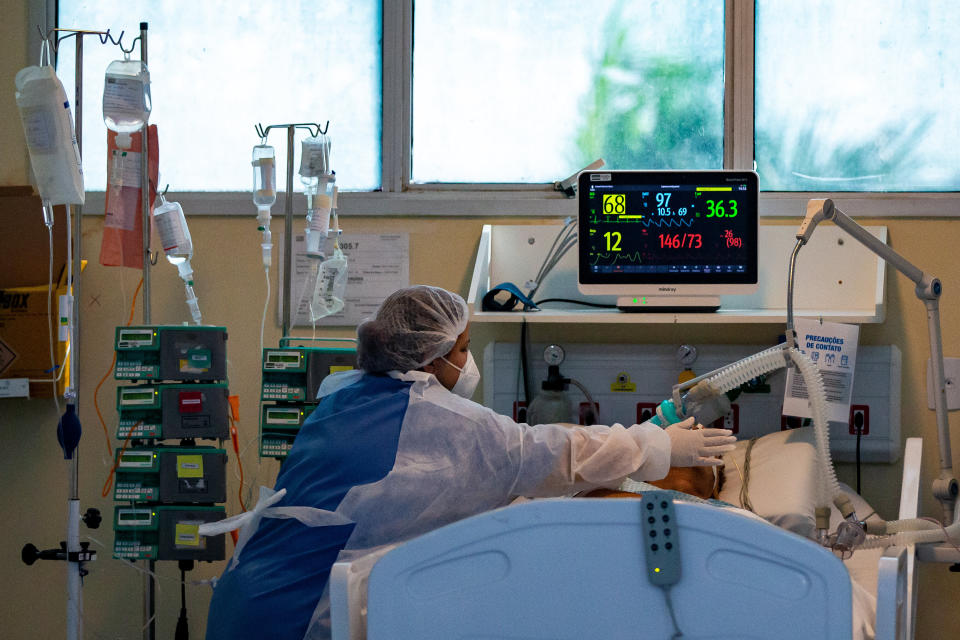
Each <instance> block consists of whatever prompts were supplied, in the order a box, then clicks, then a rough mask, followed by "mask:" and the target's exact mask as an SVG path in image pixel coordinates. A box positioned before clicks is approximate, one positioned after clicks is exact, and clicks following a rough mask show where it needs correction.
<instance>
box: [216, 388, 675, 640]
mask: <svg viewBox="0 0 960 640" xmlns="http://www.w3.org/2000/svg"><path fill="white" fill-rule="evenodd" d="M319 395H320V404H319V405H318V406H317V408H316V409H315V410H314V412H313V413H312V414H311V415H310V417H309V418H308V420H307V421H306V422H305V423H304V425H303V427H302V428H301V431H300V433H299V435H298V436H297V439H296V442H295V443H294V446H293V448H292V449H291V451H290V454H289V456H288V458H287V460H286V462H285V463H284V464H283V467H282V469H281V472H280V475H279V477H278V478H277V483H276V487H275V488H276V489H277V490H280V489H286V490H287V494H286V495H285V496H284V497H283V498H282V500H281V502H280V503H279V505H280V506H291V507H292V506H308V507H316V508H319V509H324V510H327V511H333V512H336V513H337V514H339V515H342V516H344V517H345V518H347V519H348V520H349V521H351V522H352V523H353V524H347V525H337V526H321V527H310V526H307V525H304V524H302V523H301V522H299V521H297V520H293V519H277V518H264V519H263V520H261V521H260V523H259V526H258V528H257V529H256V533H254V534H253V536H252V537H251V538H250V539H249V541H248V542H247V544H246V546H245V547H244V548H243V550H242V553H241V554H240V556H239V557H238V558H237V560H238V562H237V564H236V566H233V567H232V568H228V569H227V570H226V571H224V574H223V576H222V577H221V578H220V580H219V582H218V583H217V586H216V588H215V589H214V593H213V599H212V601H211V603H210V614H209V617H208V622H207V636H206V637H207V640H221V639H224V640H225V639H227V638H230V639H237V638H275V639H278V640H286V639H289V640H301V639H302V638H304V637H305V634H306V632H307V630H308V627H309V631H310V637H311V638H314V637H325V636H326V635H327V634H329V598H328V595H327V582H328V578H329V576H330V569H331V567H332V565H333V563H334V562H336V561H338V560H339V561H352V560H355V559H356V558H358V557H360V556H362V555H365V554H367V553H370V552H371V551H374V550H377V549H379V548H384V547H385V546H387V545H390V544H395V543H397V542H401V541H403V540H408V539H410V538H413V537H415V536H418V535H421V534H423V533H426V532H427V531H431V530H433V529H436V528H437V527H440V526H443V525H445V524H449V523H451V522H455V521H457V520H460V519H462V518H465V517H468V516H471V515H475V514H477V513H482V512H484V511H487V510H490V509H495V508H497V507H501V506H505V505H506V504H509V503H510V501H512V500H513V499H514V498H516V497H517V496H528V497H538V496H542V497H547V496H562V495H567V494H571V493H573V492H576V491H579V490H582V489H588V488H595V487H616V486H618V485H619V484H620V483H621V482H622V481H623V479H624V478H625V477H627V476H631V477H633V478H634V479H638V480H654V479H658V478H662V477H663V476H665V475H666V473H667V471H668V469H669V460H670V444H669V437H668V436H667V435H666V433H665V432H664V431H663V430H662V429H660V428H659V427H657V426H655V425H652V424H649V423H645V424H643V425H633V426H632V427H630V428H629V429H626V428H624V427H622V426H620V425H613V426H611V427H607V426H600V425H593V426H590V427H576V428H568V427H564V426H560V425H537V426H529V425H525V424H517V423H516V422H514V421H513V420H511V419H509V418H507V417H505V416H502V415H499V414H497V413H495V412H493V411H491V410H490V409H487V408H486V407H483V406H481V405H479V404H476V403H474V402H471V401H470V400H466V399H464V398H461V397H459V396H456V395H454V394H452V393H450V391H448V390H447V389H445V388H444V387H443V386H442V385H441V384H440V383H439V381H437V379H436V378H435V377H434V376H433V375H432V374H427V373H424V372H419V371H410V372H407V373H403V374H401V373H397V372H391V373H390V374H389V375H373V374H360V373H359V372H350V373H346V374H335V375H333V376H328V378H327V379H326V380H325V381H324V384H323V386H322V387H321V390H320V394H319ZM311 620H312V622H311Z"/></svg>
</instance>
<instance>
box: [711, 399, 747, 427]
mask: <svg viewBox="0 0 960 640" xmlns="http://www.w3.org/2000/svg"><path fill="white" fill-rule="evenodd" d="M709 426H711V427H713V428H715V429H730V431H732V432H733V433H734V435H736V434H737V433H738V432H739V431H740V405H738V404H737V403H735V402H734V403H732V404H731V405H730V411H728V412H727V413H726V415H723V416H721V417H719V418H717V419H716V420H714V421H713V422H711V423H710V425H709Z"/></svg>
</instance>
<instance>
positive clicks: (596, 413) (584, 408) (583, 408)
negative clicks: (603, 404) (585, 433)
mask: <svg viewBox="0 0 960 640" xmlns="http://www.w3.org/2000/svg"><path fill="white" fill-rule="evenodd" d="M589 413H590V403H589V402H581V403H580V424H587V415H588V414H589ZM599 420H600V403H599V402H596V401H595V402H594V403H593V422H591V423H590V424H598V423H599Z"/></svg>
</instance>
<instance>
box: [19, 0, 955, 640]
mask: <svg viewBox="0 0 960 640" xmlns="http://www.w3.org/2000/svg"><path fill="white" fill-rule="evenodd" d="M7 5H8V6H7V7H6V13H5V16H4V23H3V27H2V29H3V31H2V35H3V37H2V38H0V69H2V74H0V75H2V77H3V78H5V80H4V82H5V85H4V86H6V87H7V89H6V90H5V91H0V118H2V119H3V121H4V122H6V123H8V125H7V126H6V127H4V128H3V129H2V130H0V143H2V148H3V149H4V153H3V159H2V160H0V185H15V184H24V183H25V182H26V181H27V176H28V172H27V161H26V154H25V150H24V145H23V141H22V133H21V131H20V129H19V127H17V126H15V125H16V123H18V121H19V118H18V115H17V112H16V109H15V105H14V102H13V98H12V94H13V89H12V86H13V75H14V74H15V73H16V71H17V70H18V69H19V68H20V67H22V66H23V65H24V64H26V61H27V56H26V53H25V35H24V34H25V33H26V29H27V28H28V26H27V25H26V9H25V2H24V1H23V0H21V1H19V2H17V1H14V2H9V3H7ZM31 60H32V58H31ZM210 213H217V212H210ZM252 217H253V216H252V215H251V216H246V217H225V216H223V217H222V216H212V217H206V216H204V217H196V216H194V217H191V218H190V221H189V222H190V228H191V232H192V234H193V238H194V243H195V246H196V251H197V257H196V259H195V260H194V268H195V270H196V277H197V295H198V296H199V299H200V305H201V308H202V310H203V312H204V319H205V321H206V322H208V323H213V324H219V325H225V326H226V327H227V328H228V331H229V341H228V357H229V378H230V388H231V391H232V392H233V393H235V394H238V395H239V396H240V397H241V421H240V430H241V438H242V439H243V440H249V439H250V438H253V437H255V435H256V433H257V418H256V406H257V398H258V392H259V389H258V385H259V373H258V371H259V360H258V352H257V342H258V340H259V335H258V334H259V323H260V313H261V304H262V300H263V295H264V283H263V273H262V270H261V267H260V266H259V264H260V256H259V246H258V244H259V243H258V238H257V234H256V232H255V228H254V227H255V225H254V223H253V219H252ZM541 221H543V222H551V223H555V222H556V221H555V220H535V219H533V220H532V219H510V220H502V219H501V220H497V219H492V218H491V219H480V218H454V217H447V218H437V219H429V220H423V219H415V218H405V217H386V218H384V217H351V218H349V219H347V220H344V225H345V227H346V228H347V230H348V231H349V232H351V233H364V232H367V233H372V232H394V231H405V232H408V233H409V234H410V252H411V264H410V278H411V282H413V283H425V284H433V285H439V286H443V287H446V288H449V289H452V290H454V291H458V292H460V293H461V294H464V295H466V292H467V287H468V285H469V278H470V273H471V269H472V263H473V257H474V255H475V252H476V247H477V243H478V239H479V235H480V229H481V226H482V225H483V224H484V223H489V222H492V223H499V224H513V223H516V224H530V223H537V222H541ZM37 222H38V224H40V216H39V212H38V216H37ZM767 222H768V223H769V224H790V225H794V224H796V223H797V221H796V220H770V221H767ZM861 222H863V223H865V224H885V225H888V227H889V229H890V244H891V245H892V246H893V247H894V248H895V249H896V250H898V251H900V252H901V253H903V254H904V255H905V256H907V257H909V258H911V259H912V260H914V261H916V262H918V263H919V264H920V265H921V266H922V267H923V268H925V269H926V270H927V271H929V272H931V273H934V274H937V275H938V276H940V277H941V279H942V280H943V281H944V282H945V290H946V295H945V297H944V300H943V306H942V315H943V328H944V350H945V353H946V354H947V355H954V356H956V355H960V336H958V335H957V332H956V331H954V329H955V328H956V327H957V319H958V318H960V301H958V300H960V299H958V298H957V297H956V296H955V295H953V293H952V292H953V291H954V289H953V286H954V285H953V283H957V282H960V267H958V263H957V261H956V257H955V254H953V250H954V249H953V248H954V247H957V246H960V225H958V224H957V223H956V221H955V220H954V219H951V218H938V219H929V220H927V219H906V218H903V219H897V218H882V219H863V220H861ZM102 225H103V218H102V217H101V216H88V217H85V219H84V234H83V235H84V238H83V243H84V256H85V257H87V258H89V259H90V267H89V268H88V270H87V271H86V272H85V274H84V277H83V281H82V289H81V301H80V307H81V309H82V314H83V315H82V337H81V349H82V352H81V367H80V384H81V394H82V395H81V399H80V405H81V420H82V422H83V425H84V427H85V438H84V440H83V443H82V446H81V450H80V497H81V505H82V508H84V509H85V508H87V507H91V506H95V507H98V508H100V510H101V511H102V512H103V513H104V515H105V521H104V525H103V527H102V528H101V529H100V530H98V531H87V530H85V529H82V531H81V533H82V534H84V535H85V534H87V533H90V534H92V538H95V539H96V540H98V541H100V542H102V543H103V544H104V545H105V548H100V549H99V550H100V554H101V557H100V559H99V560H97V561H96V562H94V563H92V565H91V566H90V570H91V573H90V575H89V576H88V577H87V579H86V583H85V588H84V605H85V606H84V615H85V622H86V630H87V631H86V637H87V638H111V639H113V638H130V639H133V638H139V637H140V625H141V623H142V617H141V593H142V591H141V587H142V580H141V577H140V576H139V575H138V574H137V573H135V572H134V571H133V570H131V569H130V568H128V566H126V565H125V564H124V563H121V562H119V561H116V560H112V559H110V556H111V551H110V548H111V546H112V535H111V515H110V514H111V510H112V500H110V499H108V498H103V497H101V487H102V486H103V483H104V480H105V479H106V476H107V472H108V462H109V459H108V457H107V454H106V450H105V438H104V434H103V431H102V429H101V427H100V426H99V423H98V419H97V415H96V412H95V410H94V403H93V398H92V395H93V391H94V388H95V387H96V385H97V383H98V381H99V380H100V379H101V378H102V377H103V375H104V374H105V373H106V372H107V370H108V368H109V365H110V361H111V356H112V341H113V331H114V327H115V326H116V325H118V324H122V323H123V322H125V320H126V317H127V315H128V308H129V304H130V300H131V296H132V293H133V291H134V289H135V287H136V285H137V280H138V278H139V272H137V271H134V270H127V269H116V268H112V269H111V268H104V267H101V266H99V265H98V264H97V255H98V252H99V245H100V236H101V231H102ZM281 226H282V225H281V224H280V223H279V222H277V223H275V225H274V231H275V234H276V236H277V237H279V233H278V232H279V231H280V228H281ZM23 250H25V251H46V248H45V247H24V248H23ZM784 259H786V257H785V258H784ZM152 273H153V290H152V302H153V318H152V319H153V321H154V322H155V323H165V322H180V321H182V320H183V319H184V318H185V317H186V316H185V313H184V312H185V309H184V304H183V292H182V287H181V286H180V284H179V280H178V279H177V277H176V272H175V270H174V269H173V268H172V267H170V266H169V265H166V264H163V263H161V264H160V265H158V266H157V268H156V269H155V270H153V272H152ZM888 281H889V288H888V291H887V302H888V307H887V318H888V319H887V320H886V322H884V323H882V324H879V325H864V326H863V327H862V330H861V342H862V343H863V344H872V345H883V344H895V345H897V346H898V347H899V348H900V350H901V351H902V353H903V389H902V397H903V410H902V428H903V436H904V437H908V436H923V437H924V439H925V449H924V459H923V462H924V475H923V481H922V486H923V502H922V511H923V513H924V514H925V515H938V512H937V510H936V508H935V505H934V503H933V501H932V499H931V498H930V497H929V490H928V487H929V486H930V483H931V481H932V478H933V477H934V475H935V470H936V469H937V466H938V460H937V448H936V429H935V420H934V416H933V414H932V412H930V411H928V410H927V408H926V394H925V386H924V385H925V382H924V380H925V377H924V368H925V362H926V358H927V352H928V347H927V334H926V316H925V313H924V311H923V308H922V305H920V303H919V302H918V301H917V300H916V298H915V297H914V294H913V287H912V285H911V284H910V283H908V282H907V281H906V280H905V279H903V278H902V277H900V276H898V275H897V274H895V273H893V272H892V271H891V272H890V273H889V275H888ZM274 310H275V307H273V308H272V309H271V311H272V313H271V316H270V320H268V324H267V331H266V336H265V343H266V344H276V342H277V340H278V338H279V337H280V335H279V328H278V327H277V326H276V324H275V322H274V321H273V318H275V317H276V316H275V311H274ZM140 318H141V315H140V311H139V309H138V310H137V312H136V315H135V319H136V321H139V320H140ZM532 331H533V336H532V337H533V339H534V340H537V341H547V340H556V341H561V342H568V343H569V342H645V343H665V344H679V343H681V342H689V343H693V344H698V343H700V344H704V343H738V344H744V343H748V344H749V343H755V344H769V343H770V342H771V341H772V340H774V339H775V336H776V334H777V333H779V332H780V331H782V327H779V326H774V325H769V326H762V327H761V328H759V329H758V328H757V326H750V327H743V326H725V327H719V328H718V327H717V325H709V326H700V325H692V326H691V325H682V326H681V325H659V326H651V325H643V328H642V329H641V330H640V331H641V335H639V336H638V327H637V325H630V326H616V327H611V326H609V325H604V326H603V327H602V328H601V327H598V326H590V325H575V326H556V325H534V326H533V329H532ZM332 334H333V335H340V336H346V335H350V332H349V331H348V330H345V329H344V330H340V331H339V332H333V333H332ZM327 335H331V334H330V333H328V334H327ZM517 337H518V336H517V328H516V327H515V326H494V325H475V326H474V328H473V330H472V339H473V345H474V353H476V354H480V353H482V351H483V347H484V345H485V344H487V343H488V342H489V341H490V340H494V339H496V340H512V341H515V340H516V339H517ZM115 387H116V385H115V383H114V381H113V380H112V378H110V379H108V380H107V381H106V382H105V383H104V384H103V387H102V389H101V390H100V392H99V396H98V397H99V400H100V406H101V408H102V409H103V412H104V416H105V418H106V419H107V422H108V424H109V423H110V421H111V420H112V418H113V416H114V415H115V411H114V398H115ZM56 421H57V415H56V413H55V411H54V409H53V407H52V401H49V400H39V399H37V400H10V399H6V400H0V430H2V431H0V434H2V435H0V437H2V446H0V469H2V470H3V472H2V473H3V478H4V482H3V483H2V486H0V513H3V514H4V516H5V522H4V526H3V527H0V531H2V534H0V535H2V540H3V543H4V544H3V548H4V549H5V550H6V553H4V554H2V555H0V575H2V576H3V577H4V582H5V583H6V585H7V588H6V589H5V597H4V598H3V599H2V603H0V624H2V626H3V633H2V635H4V636H5V637H11V638H27V637H62V636H63V635H64V626H65V614H64V611H65V604H64V597H63V594H64V593H65V580H64V568H63V566H61V565H58V564H55V563H52V562H41V563H38V564H37V565H34V566H33V567H26V566H24V565H23V564H22V563H20V561H19V560H18V559H17V558H16V553H15V551H16V550H17V549H19V548H20V547H21V546H22V545H23V544H24V543H25V542H28V541H30V542H33V543H34V544H36V545H37V546H38V547H41V548H46V547H50V546H55V545H56V544H57V542H58V541H59V540H60V539H61V538H62V537H63V530H64V528H65V514H66V507H65V504H66V501H65V498H66V492H67V484H66V472H67V467H66V463H65V462H64V461H63V460H62V456H61V455H60V453H59V449H58V447H57V444H56V438H55V428H56ZM954 435H955V436H956V435H957V433H956V430H954ZM954 457H955V464H956V458H957V456H956V455H955V456H954ZM231 460H232V454H231ZM243 461H244V463H245V472H246V477H247V480H248V481H249V480H250V479H251V477H252V476H254V475H256V476H257V480H259V481H260V482H261V483H263V484H270V483H271V482H272V480H273V478H274V477H275V473H276V463H275V462H272V461H267V462H264V463H263V465H262V466H261V467H260V468H259V469H258V464H257V457H256V446H255V445H254V446H251V447H250V449H249V450H247V452H246V454H245V455H244V456H243ZM232 471H233V462H232V461H231V467H230V472H231V475H230V478H229V483H230V484H229V487H230V489H229V491H228V494H229V496H230V498H229V503H228V506H227V509H228V512H229V513H235V512H237V511H238V503H237V497H236V493H237V482H236V479H235V478H234V477H233V475H232ZM900 471H901V469H900V465H899V464H893V465H870V466H868V468H867V469H866V471H865V472H864V496H865V497H866V499H867V500H868V501H869V502H871V503H872V504H873V505H874V506H875V507H876V508H877V509H878V510H879V511H880V512H881V513H882V514H884V515H886V516H887V517H895V515H896V505H897V501H898V496H899V477H900ZM839 475H840V478H841V480H844V481H846V482H848V483H850V482H852V477H853V473H852V470H851V468H850V466H849V465H841V466H840V469H839ZM94 546H95V547H96V544H94ZM228 547H229V545H228ZM221 565H222V563H218V564H215V565H210V564H207V565H202V566H200V567H199V568H198V569H197V570H195V571H193V572H192V573H191V574H190V575H189V576H188V580H199V579H202V578H209V577H211V576H214V575H217V574H219V572H220V570H221V569H222V566H221ZM158 566H159V574H160V578H161V580H160V592H159V598H158V603H159V606H158V618H157V625H158V633H159V634H160V635H161V636H165V637H169V636H170V635H171V634H172V633H173V629H174V625H175V623H176V618H177V615H178V611H179V588H178V573H177V571H176V568H175V567H174V566H170V563H159V564H158ZM920 593H921V594H923V596H922V603H921V604H920V610H919V618H920V623H919V633H918V637H920V638H940V637H946V636H948V635H951V634H950V632H948V631H947V630H948V629H956V628H960V609H958V608H957V607H956V606H955V601H956V597H957V595H958V594H960V590H958V587H957V577H956V576H954V575H953V574H949V573H948V572H947V568H946V567H945V566H930V567H923V568H922V570H921V580H920ZM208 602H209V588H208V587H205V586H200V587H190V588H189V589H188V609H189V616H190V626H191V634H192V637H196V638H199V637H202V633H203V628H204V626H205V621H206V608H207V604H208Z"/></svg>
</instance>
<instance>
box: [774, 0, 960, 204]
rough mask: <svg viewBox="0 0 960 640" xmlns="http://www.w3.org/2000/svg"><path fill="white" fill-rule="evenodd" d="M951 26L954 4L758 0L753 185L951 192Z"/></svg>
mask: <svg viewBox="0 0 960 640" xmlns="http://www.w3.org/2000/svg"><path fill="white" fill-rule="evenodd" d="M957 25H960V3H957V2H953V1H951V0H933V1H929V2H916V1H913V0H845V1H844V2H835V1H833V0H808V1H806V2H794V1H792V0H758V2H757V17H756V33H757V36H756V43H757V44H756V85H755V86H756V120H755V145H756V147H755V148H756V161H757V171H758V173H759V174H760V180H761V185H762V187H763V188H764V189H765V190H770V191H781V190H782V191H937V190H956V189H957V187H958V185H960V156H958V155H957V152H956V151H957V149H958V148H960V109H957V105H958V104H960V83H958V82H957V72H956V70H957V68H958V67H960V44H958V43H960V41H958V40H957V35H956V31H957Z"/></svg>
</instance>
